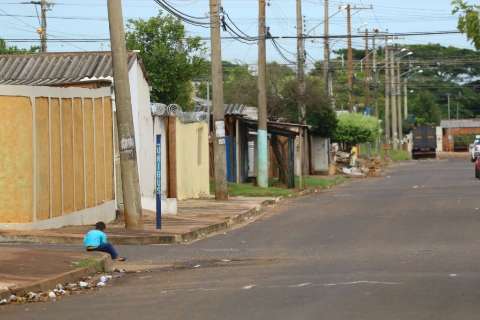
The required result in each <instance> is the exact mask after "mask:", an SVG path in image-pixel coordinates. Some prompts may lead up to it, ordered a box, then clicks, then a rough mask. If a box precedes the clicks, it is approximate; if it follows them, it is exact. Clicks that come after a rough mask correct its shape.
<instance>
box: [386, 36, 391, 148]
mask: <svg viewBox="0 0 480 320" xmlns="http://www.w3.org/2000/svg"><path fill="white" fill-rule="evenodd" d="M390 90H391V88H390V50H389V47H388V36H386V37H385V143H387V144H390V141H391V135H390V133H391V129H390Z"/></svg>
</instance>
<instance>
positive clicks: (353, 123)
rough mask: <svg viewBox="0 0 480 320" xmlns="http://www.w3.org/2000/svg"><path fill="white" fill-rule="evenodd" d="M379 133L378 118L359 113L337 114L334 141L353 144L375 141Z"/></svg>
mask: <svg viewBox="0 0 480 320" xmlns="http://www.w3.org/2000/svg"><path fill="white" fill-rule="evenodd" d="M379 133H380V127H379V125H378V119H377V118H375V117H370V116H364V115H362V114H359V113H342V114H340V115H339V116H338V126H337V128H336V130H335V135H334V141H336V142H340V143H345V144H347V145H349V146H353V145H356V144H360V143H367V142H375V141H376V139H377V138H378V136H379Z"/></svg>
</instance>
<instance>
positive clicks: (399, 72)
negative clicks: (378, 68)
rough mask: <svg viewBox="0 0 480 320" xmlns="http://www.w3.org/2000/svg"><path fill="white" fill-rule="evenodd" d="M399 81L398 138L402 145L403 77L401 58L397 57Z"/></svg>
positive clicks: (397, 87)
mask: <svg viewBox="0 0 480 320" xmlns="http://www.w3.org/2000/svg"><path fill="white" fill-rule="evenodd" d="M396 69H397V81H396V92H397V111H398V114H397V119H398V139H399V141H400V146H401V145H402V140H403V113H402V79H401V68H400V58H398V59H397V67H396Z"/></svg>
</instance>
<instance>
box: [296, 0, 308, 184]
mask: <svg viewBox="0 0 480 320" xmlns="http://www.w3.org/2000/svg"><path fill="white" fill-rule="evenodd" d="M304 69H305V39H304V38H303V16H302V0H297V82H298V111H299V122H300V124H306V107H305V92H306V84H305V70H304ZM304 139H305V137H304V136H303V128H301V129H300V174H299V188H300V189H304V187H305V185H304V181H303V174H304V173H303V167H304V162H305V161H304V158H305V140H304Z"/></svg>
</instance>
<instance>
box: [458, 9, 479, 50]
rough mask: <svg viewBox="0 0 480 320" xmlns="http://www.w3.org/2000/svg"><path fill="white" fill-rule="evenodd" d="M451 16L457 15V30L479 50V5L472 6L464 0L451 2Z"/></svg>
mask: <svg viewBox="0 0 480 320" xmlns="http://www.w3.org/2000/svg"><path fill="white" fill-rule="evenodd" d="M452 5H453V14H459V18H458V29H459V30H460V31H461V32H463V33H465V34H466V35H467V38H468V39H470V40H471V41H472V43H473V45H474V46H475V48H477V50H478V49H480V12H479V11H480V5H472V4H469V3H467V2H466V1H465V0H453V1H452Z"/></svg>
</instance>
